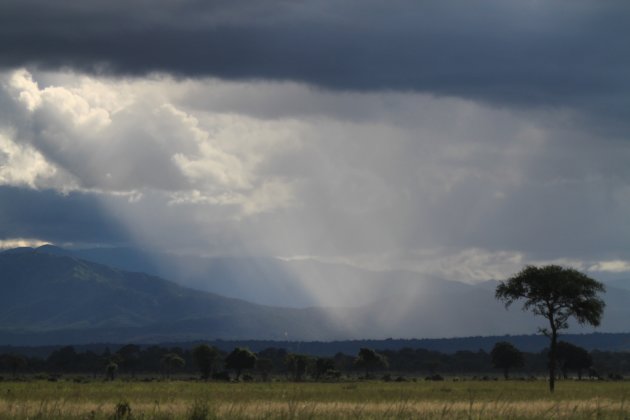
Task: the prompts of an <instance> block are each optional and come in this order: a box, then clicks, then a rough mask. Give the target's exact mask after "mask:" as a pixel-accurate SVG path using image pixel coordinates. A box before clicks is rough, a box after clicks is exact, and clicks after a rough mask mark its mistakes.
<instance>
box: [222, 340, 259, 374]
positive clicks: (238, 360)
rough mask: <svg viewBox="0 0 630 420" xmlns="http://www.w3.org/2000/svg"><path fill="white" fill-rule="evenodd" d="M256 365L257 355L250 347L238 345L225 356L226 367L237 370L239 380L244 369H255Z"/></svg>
mask: <svg viewBox="0 0 630 420" xmlns="http://www.w3.org/2000/svg"><path fill="white" fill-rule="evenodd" d="M254 366H256V355H255V354H254V353H252V352H251V351H250V350H249V349H245V348H241V347H237V348H235V349H234V350H232V352H231V353H230V354H228V355H227V357H226V358H225V368H226V369H232V370H234V371H235V372H236V380H237V381H238V380H239V378H240V377H241V372H242V371H243V370H244V369H253V368H254Z"/></svg>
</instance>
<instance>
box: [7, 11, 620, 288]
mask: <svg viewBox="0 0 630 420" xmlns="http://www.w3.org/2000/svg"><path fill="white" fill-rule="evenodd" d="M629 17H630V5H628V3H627V2H621V1H607V2H602V1H595V0H588V1H587V0H576V1H553V2H552V1H504V0H501V1H499V0H496V1H489V0H486V1H477V0H473V1H456V2H450V1H448V2H447V1H434V0H432V1H423V2H417V1H403V0H392V1H386V2H385V1H374V0H367V1H359V0H340V1H317V2H313V1H311V2H306V1H280V0H262V1H256V2H244V1H186V0H183V1H167V0H155V1H150V2H149V1H126V2H122V1H119V0H112V1H108V2H104V1H103V2H101V1H92V2H75V1H67V0H60V1H57V2H39V1H32V0H22V1H17V0H7V1H3V2H0V68H2V69H3V70H2V71H0V78H1V79H0V84H2V86H0V183H2V184H3V185H7V186H11V187H3V188H11V189H10V190H8V191H10V193H11V194H12V195H11V197H13V195H16V194H17V192H19V191H21V190H20V189H24V191H25V192H23V194H26V195H27V196H28V197H36V196H37V197H40V199H39V200H40V201H41V202H40V201H37V202H36V200H35V199H34V198H32V199H31V200H30V201H28V200H26V201H25V199H22V200H21V201H20V200H18V201H16V202H15V206H18V204H20V203H23V204H24V205H25V206H28V207H27V208H28V209H29V210H28V211H25V212H24V214H20V212H19V211H18V210H17V208H18V207H15V208H14V203H12V202H11V201H5V200H3V201H0V216H3V215H6V216H3V217H7V219H6V220H7V221H8V222H7V223H9V222H10V224H11V226H12V227H5V231H4V232H3V234H2V236H3V237H4V238H8V239H10V238H14V237H24V236H25V235H30V237H32V238H35V239H47V240H55V241H59V242H67V241H70V242H71V241H79V240H81V241H88V242H89V241H93V242H98V243H102V242H111V243H117V242H120V241H125V240H127V239H128V240H129V241H131V242H135V243H138V244H143V245H144V244H151V245H155V246H156V247H158V248H164V249H169V250H177V251H182V250H196V251H198V252H202V253H207V254H228V255H243V254H256V255H276V256H277V255H280V256H288V257H293V256H297V257H300V256H307V257H308V256H314V257H318V258H322V259H330V260H338V261H350V262H353V263H357V264H359V265H365V266H367V267H375V268H382V267H385V268H409V267H410V268H413V269H416V268H417V269H418V270H419V271H420V272H428V273H433V274H435V273H438V274H440V275H444V276H447V277H449V278H460V277H461V278H474V279H476V280H479V279H486V278H490V277H500V276H503V275H506V274H509V273H511V272H513V270H515V269H518V268H520V267H521V266H522V264H523V263H525V262H532V261H533V262H536V261H549V260H554V259H557V260H561V261H569V262H571V263H572V262H574V261H577V262H578V263H579V262H585V264H587V263H588V262H589V261H591V262H592V261H595V262H601V261H603V262H604V263H606V264H608V267H613V268H614V267H622V268H624V267H625V268H624V270H625V271H628V270H627V267H630V264H629V263H626V260H627V255H625V254H624V252H625V250H627V249H628V248H629V247H630V242H629V238H630V224H629V222H628V217H627V215H628V214H629V213H628V212H630V188H629V187H628V185H630V170H629V169H628V168H629V167H628V165H627V162H628V161H629V160H630V147H629V145H630V143H629V142H628V141H627V140H628V138H629V135H628V133H629V126H628V121H630V118H628V117H629V116H630V115H629V110H630V105H629V104H630V102H629V101H630V86H629V85H630V81H629V79H628V77H627V75H628V74H630V54H628V51H627V42H626V41H627V40H628V39H629V38H630V37H629V32H630V29H628V25H627V22H628V20H629V19H628V18H629ZM18 67H19V68H22V67H24V69H19V70H17V71H14V70H15V69H14V68H18ZM26 189H28V190H26ZM33 190H35V191H33ZM53 191H60V192H61V193H57V192H53ZM4 194H9V193H8V192H5V193H4ZM64 194H65V195H64ZM11 197H9V196H7V197H6V198H7V200H11V199H12V198H11ZM44 198H46V200H44ZM34 200H35V201H34ZM48 202H50V203H52V204H50V206H51V209H63V208H65V207H64V206H68V207H72V208H74V210H70V209H68V214H74V215H75V217H73V218H71V219H70V218H66V217H65V214H66V213H65V211H61V210H59V211H57V212H53V213H52V214H53V215H56V216H55V217H52V216H46V217H45V218H43V219H42V217H43V216H38V215H37V214H33V212H34V211H35V210H31V209H34V208H36V207H40V206H41V207H46V206H48V205H49V204H47V203H48ZM87 202H89V203H90V204H89V205H88V204H86V203H87ZM5 207H6V209H5ZM90 214H92V215H95V216H94V217H95V218H96V222H95V224H96V226H95V227H94V229H93V230H90V229H88V228H87V227H86V228H85V231H84V230H83V229H82V228H80V226H81V225H82V222H80V221H86V220H88V219H89V217H91V216H89V215H90ZM30 217H32V218H33V220H34V221H35V222H36V223H33V224H32V226H29V225H28V219H29V218H30ZM38 217H39V218H38ZM56 218H58V219H59V220H60V222H59V223H57V222H56V221H55V220H56ZM107 218H110V219H111V223H112V226H113V227H111V229H110V228H105V226H107ZM13 220H15V222H12V221H13ZM72 220H76V221H77V222H76V224H72V223H71V222H72ZM57 225H58V228H57V227H56V226H57ZM66 225H67V226H68V227H67V229H68V234H67V237H64V235H63V231H64V226H66ZM120 226H122V228H120ZM82 231H84V232H85V234H84V235H83V236H81V232H82ZM90 232H91V233H90ZM88 233H89V234H88ZM101 233H102V235H101ZM615 260H623V261H620V262H615ZM585 266H586V265H585ZM624 275H625V274H624Z"/></svg>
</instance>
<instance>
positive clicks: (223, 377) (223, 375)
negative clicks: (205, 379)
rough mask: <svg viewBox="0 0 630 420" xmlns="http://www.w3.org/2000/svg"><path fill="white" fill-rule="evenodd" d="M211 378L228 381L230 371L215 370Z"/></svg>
mask: <svg viewBox="0 0 630 420" xmlns="http://www.w3.org/2000/svg"><path fill="white" fill-rule="evenodd" d="M212 379H214V380H215V381H227V382H229V381H230V373H229V372H227V371H225V370H224V371H222V372H216V373H213V374H212Z"/></svg>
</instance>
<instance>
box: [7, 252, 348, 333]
mask: <svg viewBox="0 0 630 420" xmlns="http://www.w3.org/2000/svg"><path fill="white" fill-rule="evenodd" d="M0 286H1V287H2V290H3V293H2V294H1V295H0V330H2V331H3V332H5V333H18V334H21V333H35V332H46V331H48V332H54V331H57V332H59V331H61V330H77V331H78V330H82V331H86V333H88V332H89V335H94V332H95V331H97V330H101V331H102V332H106V331H111V332H112V333H108V334H109V336H111V337H112V338H114V337H115V335H116V334H115V332H116V331H119V332H125V331H126V332H127V334H126V335H129V334H132V335H137V334H139V332H138V331H133V329H134V328H135V329H142V331H143V334H153V335H155V334H158V335H163V336H165V337H166V336H173V335H177V334H179V335H182V334H185V335H186V336H188V337H189V338H190V337H198V338H235V337H240V338H271V337H275V338H286V337H287V336H291V337H295V338H299V339H322V338H329V337H331V335H332V336H336V337H338V338H339V337H342V336H343V334H342V332H341V330H340V329H339V328H338V327H336V326H335V325H334V322H332V321H331V320H330V319H329V318H328V317H326V316H325V314H323V313H322V312H321V311H318V310H316V309H310V310H298V309H286V308H272V307H267V306H262V305H256V304H252V303H249V302H245V301H242V300H237V299H229V298H225V297H222V296H218V295H215V294H211V293H206V292H200V291H196V290H192V289H187V288H184V287H181V286H178V285H176V284H174V283H171V282H169V281H166V280H162V279H160V278H157V277H153V276H150V275H147V274H142V273H131V272H125V271H120V270H117V269H113V268H110V267H107V266H104V265H100V264H95V263H91V262H87V261H83V260H79V259H76V258H72V257H66V256H59V255H51V254H47V253H43V252H37V251H33V250H31V251H28V250H20V252H15V251H12V252H7V253H2V254H0ZM129 329H130V330H129ZM285 333H286V334H285ZM112 334H113V335H112ZM53 335H54V334H53ZM95 338H98V337H95Z"/></svg>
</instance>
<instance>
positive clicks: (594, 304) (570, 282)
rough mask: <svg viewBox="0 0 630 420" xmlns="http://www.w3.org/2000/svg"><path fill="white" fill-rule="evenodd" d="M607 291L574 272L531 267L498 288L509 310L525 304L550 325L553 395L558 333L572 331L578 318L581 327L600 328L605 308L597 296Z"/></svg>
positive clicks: (500, 297)
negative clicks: (570, 326) (572, 321)
mask: <svg viewBox="0 0 630 420" xmlns="http://www.w3.org/2000/svg"><path fill="white" fill-rule="evenodd" d="M604 291H605V289H604V285H603V284H602V283H600V282H598V281H596V280H593V279H592V278H590V277H588V276H587V275H586V274H583V273H581V272H579V271H577V270H575V269H573V268H565V267H561V266H558V265H547V266H543V267H536V266H532V265H528V266H526V267H525V268H523V269H522V270H521V271H520V272H518V273H517V274H516V275H514V276H513V277H511V278H510V279H508V280H506V281H502V282H501V283H500V284H499V285H498V286H497V289H496V292H495V296H496V298H497V299H499V300H501V301H503V302H504V303H505V307H506V308H508V307H509V306H510V305H511V304H512V303H514V302H516V301H519V300H524V303H523V310H531V311H532V312H533V313H534V314H535V315H539V316H542V317H544V318H545V319H546V320H547V322H548V323H549V328H542V329H541V332H543V333H544V334H545V335H547V336H548V337H549V339H550V351H549V390H550V391H551V392H553V391H554V387H555V376H556V359H557V354H556V353H557V342H558V332H559V331H560V330H562V329H566V328H568V320H569V318H575V319H576V320H577V322H578V323H579V324H581V325H585V324H589V325H593V326H595V327H596V326H598V325H599V323H600V320H601V317H602V313H603V311H604V306H605V305H604V301H603V300H602V299H600V298H599V296H598V295H597V294H598V293H599V292H604Z"/></svg>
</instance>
